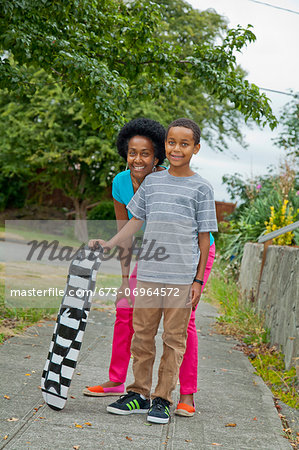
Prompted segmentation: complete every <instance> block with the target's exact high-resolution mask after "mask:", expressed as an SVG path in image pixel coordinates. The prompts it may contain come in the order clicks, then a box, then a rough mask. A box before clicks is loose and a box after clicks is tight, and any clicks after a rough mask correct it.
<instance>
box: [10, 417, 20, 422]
mask: <svg viewBox="0 0 299 450" xmlns="http://www.w3.org/2000/svg"><path fill="white" fill-rule="evenodd" d="M18 420H19V419H18V418H17V417H11V418H10V419H7V422H17V421H18Z"/></svg>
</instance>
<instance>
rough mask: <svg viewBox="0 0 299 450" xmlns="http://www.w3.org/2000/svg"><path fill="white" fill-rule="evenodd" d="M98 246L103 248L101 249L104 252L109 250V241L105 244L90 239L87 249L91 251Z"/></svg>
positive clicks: (101, 241)
mask: <svg viewBox="0 0 299 450" xmlns="http://www.w3.org/2000/svg"><path fill="white" fill-rule="evenodd" d="M100 246H101V247H103V249H104V250H106V251H109V250H111V247H110V246H109V241H108V242H106V241H104V240H103V239H90V241H88V247H89V248H90V249H91V250H96V249H98V248H99V247H100Z"/></svg>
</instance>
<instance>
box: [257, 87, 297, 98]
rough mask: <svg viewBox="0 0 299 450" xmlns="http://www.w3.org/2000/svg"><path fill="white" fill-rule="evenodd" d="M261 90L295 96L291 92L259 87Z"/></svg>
mask: <svg viewBox="0 0 299 450" xmlns="http://www.w3.org/2000/svg"><path fill="white" fill-rule="evenodd" d="M259 89H261V90H262V91H269V92H275V93H276V94H283V95H290V96H291V97H296V94H292V93H291V92H283V91H276V90H275V89H268V88H263V87H259Z"/></svg>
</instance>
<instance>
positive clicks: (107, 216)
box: [87, 200, 115, 220]
mask: <svg viewBox="0 0 299 450" xmlns="http://www.w3.org/2000/svg"><path fill="white" fill-rule="evenodd" d="M87 217H88V219H89V220H115V212H114V205H113V201H111V200H107V201H102V202H101V203H100V204H99V205H97V206H95V207H94V208H92V209H91V210H90V211H89V213H88V215H87Z"/></svg>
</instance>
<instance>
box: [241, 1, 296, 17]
mask: <svg viewBox="0 0 299 450" xmlns="http://www.w3.org/2000/svg"><path fill="white" fill-rule="evenodd" d="M248 1H249V2H253V3H259V4H260V5H264V6H270V8H275V9H281V10H282V11H287V12H290V13H293V14H299V11H294V10H293V9H287V8H282V7H281V6H275V5H271V3H265V2H260V1H258V0H248Z"/></svg>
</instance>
